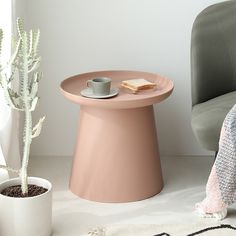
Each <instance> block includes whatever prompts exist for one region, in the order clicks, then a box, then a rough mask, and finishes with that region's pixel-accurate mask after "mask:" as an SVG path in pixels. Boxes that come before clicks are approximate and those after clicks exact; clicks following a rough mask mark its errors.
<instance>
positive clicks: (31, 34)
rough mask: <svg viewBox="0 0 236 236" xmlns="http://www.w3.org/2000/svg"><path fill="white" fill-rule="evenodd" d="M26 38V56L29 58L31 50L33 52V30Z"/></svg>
mask: <svg viewBox="0 0 236 236" xmlns="http://www.w3.org/2000/svg"><path fill="white" fill-rule="evenodd" d="M28 38H29V48H28V56H29V57H30V56H31V55H32V50H33V30H30V32H29V36H28Z"/></svg>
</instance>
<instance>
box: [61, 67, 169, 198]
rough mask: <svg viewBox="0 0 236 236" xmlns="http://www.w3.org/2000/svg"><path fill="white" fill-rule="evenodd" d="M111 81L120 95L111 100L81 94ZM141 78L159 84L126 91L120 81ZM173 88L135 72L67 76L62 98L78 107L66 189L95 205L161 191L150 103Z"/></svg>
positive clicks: (164, 81) (160, 79)
mask: <svg viewBox="0 0 236 236" xmlns="http://www.w3.org/2000/svg"><path fill="white" fill-rule="evenodd" d="M95 77H109V78H111V79H112V87H116V88H119V89H120V91H119V94H118V95H117V96H115V97H112V98H109V99H92V98H86V97H83V96H81V95H80V92H81V90H83V89H84V88H86V81H87V80H89V79H92V78H95ZM136 78H144V79H147V80H149V81H151V82H155V83H157V89H156V90H153V91H146V92H140V93H138V94H132V93H129V92H128V91H127V90H126V89H123V88H121V86H120V84H121V81H122V80H128V79H136ZM172 90H173V83H172V81H171V80H169V79H167V78H165V77H162V76H159V75H157V74H152V73H147V72H136V71H99V72H92V73H85V74H80V75H76V76H73V77H70V78H68V79H66V80H64V81H63V82H62V83H61V92H62V94H63V95H64V96H65V97H66V98H67V99H69V100H71V101H72V102H75V103H78V104H79V105H80V119H79V125H78V137H77V145H76V148H75V153H74V161H73V166H72V172H71V179H70V189H71V191H72V192H73V193H75V194H76V195H78V196H79V197H81V198H84V199H88V200H92V201H98V202H129V201H137V200H142V199H146V198H149V197H151V196H154V195H155V194H157V193H159V192H160V191H161V190H162V187H163V179H162V171H161V164H160V158H159V151H158V142H157V134H156V128H155V120H154V112H153V104H155V103H159V102H161V101H162V100H164V99H166V98H167V97H168V96H169V95H170V94H171V92H172Z"/></svg>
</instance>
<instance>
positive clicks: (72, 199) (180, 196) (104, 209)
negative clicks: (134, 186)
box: [30, 157, 236, 236]
mask: <svg viewBox="0 0 236 236" xmlns="http://www.w3.org/2000/svg"><path fill="white" fill-rule="evenodd" d="M71 163H72V161H71V158H69V157H48V158H45V157H43V158H39V157H33V158H31V163H30V166H31V176H40V177H44V178H47V179H48V180H50V181H51V182H52V183H53V188H54V195H53V236H80V235H81V236H82V235H87V234H86V233H87V232H88V231H89V230H91V229H93V228H94V227H96V226H103V225H109V224H116V223H132V224H133V223H134V224H142V223H144V224H146V223H148V224H172V223H173V224H175V223H195V222H200V221H201V222H202V221H203V220H202V219H200V218H199V217H198V216H197V215H196V214H195V213H194V204H195V203H196V202H198V201H200V200H201V199H203V197H204V195H205V184H206V181H207V177H208V175H209V171H210V169H211V166H212V164H213V158H210V157H185V158H183V157H165V158H162V169H163V175H164V181H165V187H164V189H163V191H162V192H161V193H160V194H158V195H156V196H155V197H152V198H150V199H147V200H144V201H139V202H133V203H122V204H104V203H96V202H90V201H87V200H83V199H80V198H78V197H77V196H75V195H74V194H72V193H71V192H70V191H69V190H68V182H69V175H70V168H71ZM207 221H208V222H209V221H210V222H211V221H213V220H207ZM222 222H223V223H231V224H234V222H236V207H235V205H234V206H232V207H231V208H230V209H229V214H228V218H227V219H226V220H224V221H222Z"/></svg>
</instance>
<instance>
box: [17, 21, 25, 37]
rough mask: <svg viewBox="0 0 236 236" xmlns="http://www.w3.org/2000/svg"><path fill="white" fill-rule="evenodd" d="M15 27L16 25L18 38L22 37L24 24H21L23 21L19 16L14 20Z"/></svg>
mask: <svg viewBox="0 0 236 236" xmlns="http://www.w3.org/2000/svg"><path fill="white" fill-rule="evenodd" d="M16 27H17V32H18V35H19V37H20V38H22V37H23V34H24V32H25V31H24V26H23V22H22V20H21V19H20V18H17V20H16Z"/></svg>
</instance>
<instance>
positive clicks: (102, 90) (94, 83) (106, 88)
mask: <svg viewBox="0 0 236 236" xmlns="http://www.w3.org/2000/svg"><path fill="white" fill-rule="evenodd" d="M87 87H89V88H91V89H92V90H93V94H94V95H101V96H102V95H109V94H110V90H111V79H110V78H107V77H97V78H94V79H92V80H88V81H87Z"/></svg>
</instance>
